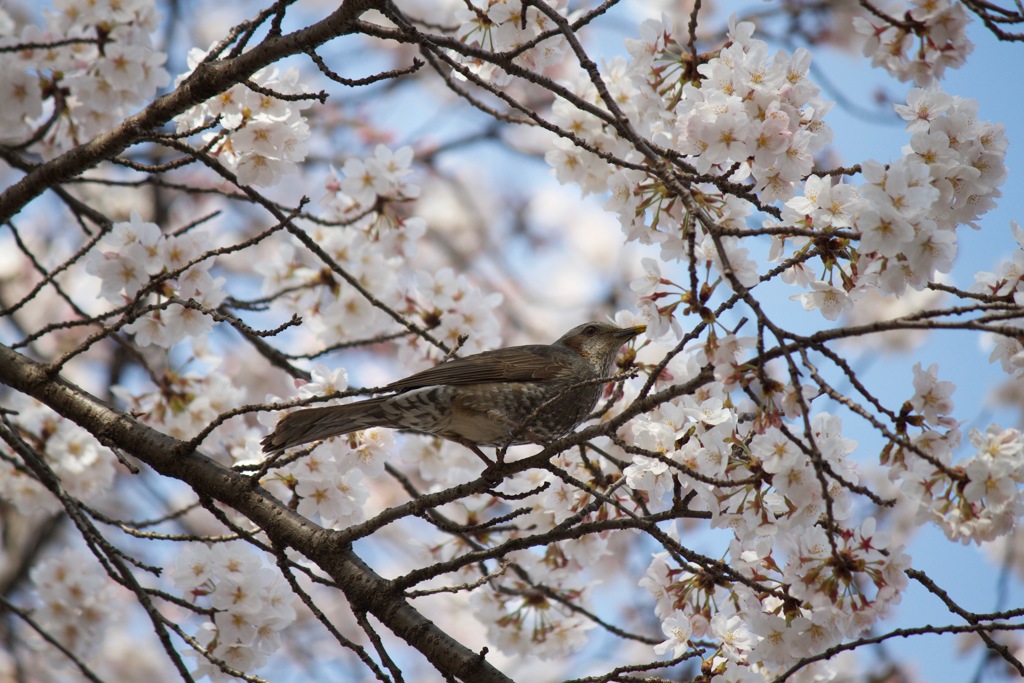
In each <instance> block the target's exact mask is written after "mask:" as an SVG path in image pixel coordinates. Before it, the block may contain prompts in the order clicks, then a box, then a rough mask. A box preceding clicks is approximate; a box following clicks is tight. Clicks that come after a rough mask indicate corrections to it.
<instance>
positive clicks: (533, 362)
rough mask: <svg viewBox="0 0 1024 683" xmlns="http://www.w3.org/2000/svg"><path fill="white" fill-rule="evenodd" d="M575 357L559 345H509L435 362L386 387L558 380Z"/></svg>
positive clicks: (398, 388) (408, 387)
mask: <svg viewBox="0 0 1024 683" xmlns="http://www.w3.org/2000/svg"><path fill="white" fill-rule="evenodd" d="M572 356H573V352H572V351H570V350H569V349H563V348H560V347H557V346H556V347H551V346H542V345H531V346H510V347H508V348H504V349H497V350H496V351H485V352H484V353H478V354H474V355H472V356H466V357H465V358H456V359H454V360H450V361H448V362H447V363H441V364H440V365H435V366H434V367H432V368H430V369H429V370H424V371H423V372H418V373H416V374H415V375H410V376H409V377H406V378H405V379H400V380H398V381H397V382H393V383H392V384H389V385H388V386H387V387H385V388H386V389H392V390H394V391H405V390H406V389H416V388H418V387H426V386H432V385H436V384H480V383H483V382H528V381H537V380H547V379H557V378H559V377H565V376H566V375H567V374H569V373H570V372H571V369H572Z"/></svg>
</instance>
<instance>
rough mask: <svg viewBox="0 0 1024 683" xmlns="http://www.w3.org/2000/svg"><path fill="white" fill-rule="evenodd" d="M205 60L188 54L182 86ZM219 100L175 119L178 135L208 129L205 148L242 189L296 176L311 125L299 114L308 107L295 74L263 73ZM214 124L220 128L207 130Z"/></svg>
mask: <svg viewBox="0 0 1024 683" xmlns="http://www.w3.org/2000/svg"><path fill="white" fill-rule="evenodd" d="M206 57H207V52H206V51H204V50H200V49H198V48H194V49H192V50H191V51H190V52H189V54H188V67H189V70H188V72H186V73H184V74H182V75H181V76H179V77H178V79H177V80H176V81H175V86H178V85H180V84H181V83H182V82H184V81H185V80H186V79H187V78H188V77H189V76H190V75H191V73H192V72H193V71H194V70H195V68H196V67H197V66H198V65H199V64H201V63H202V62H203V60H204V59H206ZM249 80H250V82H251V83H253V84H254V87H250V86H249V85H248V84H247V83H239V84H238V85H235V86H233V87H231V88H229V89H228V90H225V91H224V92H222V93H221V94H219V95H218V96H217V97H215V98H213V99H210V100H207V101H206V102H203V103H202V104H199V105H196V106H195V107H192V108H191V109H189V110H188V111H186V112H185V113H183V114H181V115H179V116H178V117H176V118H175V122H176V123H177V127H178V132H179V133H192V132H194V131H197V130H199V129H204V130H203V133H202V139H203V142H204V143H205V144H206V145H208V146H209V147H210V153H211V154H213V155H214V156H216V157H217V158H218V159H220V160H221V162H222V163H223V164H224V165H225V166H226V167H227V169H228V170H230V171H233V172H234V173H235V174H237V177H238V182H239V183H241V184H243V185H249V184H252V185H258V186H261V187H269V186H271V185H274V184H276V183H277V181H278V180H280V179H281V177H282V176H283V175H285V174H287V173H291V172H293V171H294V170H295V168H296V164H298V163H299V162H301V161H303V160H304V159H305V158H306V154H307V149H306V140H307V139H308V138H309V124H308V123H307V121H306V117H305V116H303V114H302V113H301V112H302V110H303V109H306V108H308V107H309V106H310V101H309V99H308V98H306V97H303V94H304V93H305V92H306V89H305V86H303V85H302V84H301V83H300V82H299V72H298V70H297V69H288V70H286V71H284V72H283V73H281V72H279V71H278V70H277V69H276V68H275V67H266V68H264V69H260V70H259V71H257V72H256V73H254V74H253V75H252V77H251V78H250V79H249ZM214 120H216V121H217V122H218V123H219V126H215V127H213V128H206V127H207V126H209V124H210V123H211V122H212V121H214Z"/></svg>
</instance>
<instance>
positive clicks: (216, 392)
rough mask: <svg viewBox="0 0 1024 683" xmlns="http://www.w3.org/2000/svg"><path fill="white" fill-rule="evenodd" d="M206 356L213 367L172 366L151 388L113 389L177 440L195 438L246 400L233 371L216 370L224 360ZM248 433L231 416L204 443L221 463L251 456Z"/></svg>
mask: <svg viewBox="0 0 1024 683" xmlns="http://www.w3.org/2000/svg"><path fill="white" fill-rule="evenodd" d="M201 360H202V361H203V363H204V364H205V368H206V369H209V370H210V371H202V372H201V371H198V370H190V371H177V370H170V369H168V370H167V371H165V372H164V373H163V375H162V376H161V377H160V383H159V386H155V387H153V388H152V389H150V390H148V391H147V390H142V389H140V388H139V387H128V386H122V385H117V386H114V387H113V388H112V389H111V391H112V393H113V394H114V395H115V396H117V397H118V398H119V399H120V400H121V402H122V404H123V405H124V406H126V408H128V409H129V410H130V411H131V413H132V414H134V415H138V416H140V417H141V418H142V419H143V420H145V421H146V423H147V424H149V425H151V426H153V427H156V428H158V429H160V430H161V431H162V432H164V433H165V434H168V435H170V436H172V437H174V438H176V439H182V440H188V439H191V438H193V437H195V436H196V435H197V434H198V433H199V432H200V431H202V430H203V429H205V428H206V427H207V426H209V425H210V424H211V423H212V422H213V421H214V420H215V419H216V418H217V416H219V415H220V414H222V413H226V412H228V411H230V410H232V409H234V408H237V407H238V406H239V405H242V404H244V403H245V390H244V389H241V388H240V387H238V386H236V385H235V384H233V383H232V381H231V374H230V373H228V372H215V371H212V370H215V369H216V368H218V367H220V365H221V359H220V358H217V357H214V356H210V355H205V356H202V358H201ZM249 431H250V428H247V427H246V426H245V424H244V423H243V422H242V421H241V420H228V421H227V422H224V423H223V424H221V425H220V426H218V428H217V429H216V430H214V432H213V433H212V434H211V435H209V436H208V437H207V440H206V442H205V443H204V447H205V448H207V450H208V452H209V454H210V455H211V456H213V457H216V458H217V459H218V460H220V461H221V462H222V463H230V462H231V461H239V460H248V459H250V458H249V456H248V455H247V454H246V453H245V452H244V450H243V449H244V446H243V444H245V443H246V442H247V439H248V437H249V436H250V435H249ZM228 455H230V456H231V457H227V456H228Z"/></svg>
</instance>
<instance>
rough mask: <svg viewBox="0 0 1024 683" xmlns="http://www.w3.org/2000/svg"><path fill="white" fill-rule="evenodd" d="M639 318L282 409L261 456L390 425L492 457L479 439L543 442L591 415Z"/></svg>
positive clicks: (502, 443)
mask: <svg viewBox="0 0 1024 683" xmlns="http://www.w3.org/2000/svg"><path fill="white" fill-rule="evenodd" d="M644 330H646V326H645V325H637V326H634V327H617V326H615V325H612V324H610V323H605V322H588V323H583V324H582V325H578V326H577V327H574V328H572V329H571V330H569V331H568V332H566V333H565V334H564V335H562V336H561V337H559V338H558V339H557V340H556V341H555V342H554V343H552V344H549V345H544V344H531V345H526V346H510V347H506V348H503V349H496V350H493V351H484V352H482V353H477V354H473V355H470V356H465V357H462V358H455V359H453V360H449V361H447V362H444V363H441V364H439V365H435V366H434V367H432V368H430V369H428V370H424V371H423V372H418V373H416V374H414V375H411V376H409V377H406V378H405V379H400V380H398V381H397V382H393V383H391V384H389V385H387V386H385V387H383V391H387V392H392V393H390V395H387V396H378V397H375V398H369V399H365V400H362V401H357V402H355V403H347V404H344V405H334V406H326V407H322V408H307V409H304V410H297V411H293V412H291V413H288V414H286V415H285V416H284V417H283V418H281V419H280V420H279V421H278V423H277V425H276V426H275V428H274V431H273V432H271V433H270V434H268V435H267V436H266V437H264V438H263V440H262V441H261V442H260V443H261V445H262V446H263V450H264V452H266V453H280V452H282V451H284V450H286V449H289V448H292V447H294V446H301V445H303V444H307V443H310V442H313V441H320V440H322V439H327V438H330V437H333V436H339V435H342V434H349V433H351V432H355V431H358V430H361V429H367V428H370V427H387V428H391V429H402V430H408V431H413V432H419V433H424V434H432V435H435V436H439V437H442V438H445V439H448V440H450V441H455V442H457V443H460V444H462V445H464V446H466V447H468V448H470V449H471V450H472V451H473V452H474V453H476V454H477V455H478V456H480V457H481V458H482V459H484V460H485V461H488V459H487V458H486V456H484V455H483V453H482V452H481V451H480V449H479V447H480V446H494V447H497V448H499V449H503V448H506V447H508V446H512V445H517V444H525V443H538V444H542V445H543V444H547V443H549V442H551V441H553V440H555V439H557V438H559V437H561V436H565V435H566V434H568V433H570V432H572V431H573V430H574V429H575V428H576V427H577V426H578V425H579V424H580V423H581V422H583V421H584V420H586V419H587V416H589V415H590V414H591V412H593V410H594V407H595V406H596V405H597V401H598V399H599V398H600V396H601V392H602V390H603V385H604V384H605V383H606V382H608V381H610V379H611V377H610V376H609V375H610V373H611V370H612V366H613V365H614V363H615V358H616V356H617V355H618V353H619V350H620V349H621V348H622V346H623V344H625V343H626V342H628V341H630V340H631V339H633V338H634V337H636V336H637V335H639V334H641V333H643V332H644Z"/></svg>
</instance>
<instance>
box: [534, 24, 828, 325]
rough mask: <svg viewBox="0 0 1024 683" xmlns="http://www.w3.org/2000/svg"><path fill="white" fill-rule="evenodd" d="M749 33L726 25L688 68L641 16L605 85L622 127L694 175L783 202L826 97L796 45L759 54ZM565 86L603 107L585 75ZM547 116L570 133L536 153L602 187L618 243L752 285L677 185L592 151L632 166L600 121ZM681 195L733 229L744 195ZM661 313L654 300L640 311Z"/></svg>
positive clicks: (562, 107) (562, 113)
mask: <svg viewBox="0 0 1024 683" xmlns="http://www.w3.org/2000/svg"><path fill="white" fill-rule="evenodd" d="M752 33H753V25H752V24H749V23H745V22H744V23H739V24H734V25H732V26H731V27H730V42H729V43H728V44H727V45H726V47H724V48H722V49H721V50H720V51H719V53H718V54H717V55H716V56H715V57H713V58H711V59H709V60H708V61H706V62H705V63H702V64H699V65H696V66H694V65H692V64H690V62H689V55H688V54H687V51H686V50H685V48H684V47H683V46H682V44H681V43H685V40H684V41H680V40H677V39H676V38H674V37H673V33H672V29H671V28H670V27H668V26H665V25H663V24H662V23H660V22H656V21H648V22H645V23H644V24H643V26H642V27H641V36H642V37H641V39H639V40H635V41H627V47H628V49H629V52H630V54H631V56H632V59H631V60H629V61H626V60H618V61H616V62H614V63H613V64H612V65H611V67H610V68H609V70H608V76H607V85H608V90H609V92H610V93H611V95H612V97H613V98H614V99H615V103H616V105H617V106H618V108H619V109H621V110H622V112H623V113H624V114H625V115H626V116H627V117H628V118H629V119H630V121H631V123H632V125H633V126H634V128H635V129H636V130H637V131H638V132H639V133H641V134H643V135H645V136H646V137H647V138H648V139H650V140H653V141H655V142H657V143H658V144H660V145H662V146H663V147H665V148H667V149H669V150H672V151H673V152H675V153H678V154H682V155H685V161H686V163H687V164H688V165H689V166H690V167H691V168H692V169H693V170H694V172H696V173H701V174H716V175H719V176H728V178H729V180H730V181H732V182H744V181H747V182H749V183H750V184H751V186H752V188H753V189H754V191H755V192H757V193H758V194H759V195H760V196H761V198H762V199H763V200H764V201H766V202H771V201H776V200H785V199H788V198H790V197H792V196H793V195H794V194H795V193H796V191H797V188H798V187H799V184H800V183H801V182H802V180H803V178H804V177H805V176H806V175H807V174H808V173H810V171H811V168H812V165H813V155H814V154H815V153H816V152H818V151H820V150H822V149H823V148H824V147H825V145H827V144H828V142H829V141H830V140H831V139H832V132H831V130H830V129H829V127H828V126H827V125H826V124H825V123H824V121H823V117H824V115H825V113H826V112H827V111H828V110H829V109H830V107H831V104H830V103H828V102H826V101H824V100H823V99H821V98H819V97H818V95H817V93H818V88H817V86H815V85H814V84H813V83H812V82H811V81H810V80H809V79H808V78H807V73H808V69H809V66H810V54H809V53H808V52H807V51H806V50H798V51H797V52H796V53H795V54H794V55H792V56H789V55H787V54H786V53H784V52H778V53H776V54H775V55H771V54H770V53H769V51H768V46H767V44H766V43H764V42H763V41H760V40H755V39H754V38H753V37H752ZM567 88H568V89H569V90H570V91H572V92H573V93H575V94H576V95H577V96H578V97H579V98H580V99H582V100H584V101H586V102H587V103H588V104H591V105H594V106H596V107H602V106H603V105H604V103H602V102H601V99H600V97H599V95H598V91H597V89H596V88H595V86H594V85H593V83H591V81H590V80H589V78H588V77H587V76H586V75H585V74H581V75H578V76H577V77H576V78H575V79H574V80H573V81H572V82H570V83H569V84H568V85H567ZM553 118H554V121H555V123H557V124H558V125H560V126H561V127H562V128H564V129H566V130H569V131H572V132H573V134H574V135H575V136H576V138H577V140H573V139H569V138H558V139H556V140H555V142H554V149H552V150H551V151H550V152H548V153H547V155H546V159H547V161H548V163H549V164H550V165H551V166H552V167H553V168H554V170H555V173H556V175H557V176H558V178H559V180H560V181H562V182H574V183H577V184H578V185H579V186H580V187H581V188H582V189H583V191H584V192H604V191H608V192H609V193H610V199H609V201H608V203H607V204H606V208H608V209H610V210H613V211H615V212H616V213H618V215H619V219H620V222H621V223H622V226H623V229H624V230H625V232H626V234H627V238H628V239H630V240H637V241H639V242H641V243H645V244H657V245H659V246H660V248H661V256H662V258H663V259H664V260H680V259H683V260H688V259H689V258H690V257H691V254H692V257H693V258H695V259H699V260H700V261H701V262H702V263H705V264H707V265H708V266H710V267H712V268H714V270H716V271H717V272H719V273H721V274H728V277H727V280H728V284H729V285H731V286H732V285H737V284H738V285H739V286H742V287H751V286H753V285H755V284H757V282H758V272H757V268H756V264H755V263H754V261H753V259H751V258H750V257H749V255H748V253H747V249H746V248H744V247H741V246H739V241H738V239H737V238H734V237H730V236H711V235H709V234H708V233H707V231H706V230H705V229H704V228H703V226H701V225H700V224H699V222H697V223H695V222H694V221H693V216H692V213H691V207H690V206H689V205H688V204H687V203H686V202H683V201H681V200H680V199H679V198H678V196H677V195H678V193H677V192H675V191H673V190H672V189H671V188H666V187H664V186H663V183H662V182H661V181H660V180H657V179H655V178H653V177H648V176H646V175H645V174H644V173H642V172H640V171H637V170H635V169H630V168H626V167H618V166H617V165H615V164H614V163H613V162H610V161H608V160H605V159H602V158H601V157H600V156H598V153H597V151H598V150H600V151H603V152H605V153H608V154H611V155H615V156H616V157H617V158H621V159H623V160H624V161H627V162H637V161H639V158H638V156H637V152H635V151H631V150H630V149H629V147H628V145H626V144H625V143H624V142H623V141H622V140H621V139H620V138H618V136H617V135H616V133H615V131H614V129H613V128H612V127H611V126H608V125H606V124H607V122H606V121H605V120H602V119H601V118H600V117H598V116H596V115H594V114H592V113H588V112H584V111H581V109H580V108H579V107H578V106H575V105H573V104H571V103H564V104H560V103H557V102H556V104H555V106H554V117H553ZM580 142H582V143H585V144H587V145H589V146H590V148H592V149H587V148H583V147H581V146H580V144H579V143H580ZM690 191H691V192H693V193H694V195H695V198H696V200H697V201H699V202H700V204H701V206H702V208H703V209H704V210H705V211H707V212H708V214H709V215H711V216H712V218H713V220H714V221H715V222H716V223H717V224H718V225H720V226H722V227H725V228H729V229H742V228H744V227H745V225H746V219H747V216H748V215H749V213H750V211H751V206H750V204H749V203H748V202H746V201H744V200H742V199H739V198H737V197H735V196H732V195H726V194H723V193H722V192H721V191H720V190H719V189H717V188H716V187H714V186H712V185H710V184H699V185H695V186H692V187H690ZM691 232H693V233H694V240H693V243H692V244H693V249H692V250H691V242H690V237H691ZM726 264H728V267H726ZM664 313H665V309H664V307H663V308H662V309H660V310H659V311H657V312H655V311H653V310H652V311H651V312H650V313H649V314H648V316H647V317H650V318H652V319H653V318H657V317H659V314H664Z"/></svg>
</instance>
